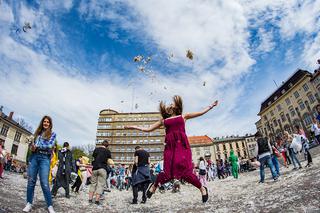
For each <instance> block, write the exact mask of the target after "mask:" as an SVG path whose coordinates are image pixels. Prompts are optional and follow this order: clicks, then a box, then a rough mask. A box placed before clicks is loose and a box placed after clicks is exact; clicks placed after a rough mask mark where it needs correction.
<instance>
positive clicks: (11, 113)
mask: <svg viewBox="0 0 320 213" xmlns="http://www.w3.org/2000/svg"><path fill="white" fill-rule="evenodd" d="M13 113H14V112H10V114H9V117H8V118H9V119H10V120H12V116H13Z"/></svg>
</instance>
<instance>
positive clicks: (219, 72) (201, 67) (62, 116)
mask: <svg viewBox="0 0 320 213" xmlns="http://www.w3.org/2000/svg"><path fill="white" fill-rule="evenodd" d="M73 3H74V2H73V1H64V4H56V3H52V2H50V1H45V2H43V4H41V7H40V9H35V8H30V7H28V6H26V5H24V4H21V5H20V7H19V9H18V10H17V12H16V14H14V15H13V11H12V10H11V7H12V6H11V5H8V4H6V3H4V4H1V5H0V8H1V9H0V29H6V30H4V31H3V32H2V33H1V34H0V44H1V47H2V48H1V49H0V63H1V65H2V66H0V74H1V75H0V82H1V88H2V90H3V91H5V92H4V93H0V100H1V102H3V103H4V104H5V105H7V106H8V108H10V109H13V110H14V111H18V112H19V114H22V115H25V118H26V119H27V120H30V121H32V123H33V124H34V125H37V122H38V121H39V120H40V118H41V116H42V115H44V114H50V115H52V116H53V118H54V122H55V130H56V131H57V133H58V135H60V137H59V138H60V139H61V140H69V141H71V143H73V144H85V143H91V142H92V141H94V140H95V133H96V125H97V118H98V113H99V111H100V110H102V109H104V108H112V109H115V110H118V111H124V112H128V111H156V110H157V108H158V103H159V100H165V101H167V102H169V101H171V97H172V96H173V95H174V94H179V95H181V96H182V97H183V98H184V103H185V111H196V110H200V109H202V108H203V107H205V106H207V105H208V104H210V103H211V101H214V100H215V99H219V100H220V101H221V103H220V105H219V107H217V108H216V109H215V110H214V111H213V112H210V113H209V114H208V115H206V116H204V117H203V118H198V119H196V120H194V121H191V122H190V124H188V133H189V134H191V135H198V134H199V135H201V134H208V135H210V136H213V137H215V136H222V135H225V134H242V133H243V134H245V133H248V132H254V130H255V127H254V122H255V121H256V120H257V116H256V113H257V111H258V110H259V106H255V107H256V111H255V110H254V108H250V110H249V109H248V110H247V109H244V108H242V110H243V112H242V113H241V114H242V115H241V116H239V112H237V110H239V108H240V107H241V106H240V105H241V104H244V103H245V105H246V106H248V107H251V105H250V103H254V104H255V105H257V101H256V100H254V98H252V97H251V98H248V97H246V96H245V95H244V94H245V93H246V92H247V91H246V90H247V84H249V83H250V82H249V83H248V82H241V80H243V79H245V78H243V77H244V76H246V75H248V74H249V73H250V71H251V67H252V65H254V64H255V63H256V59H255V56H254V54H252V51H253V50H252V49H250V41H249V39H250V33H251V32H250V29H252V28H255V29H258V37H259V38H260V41H259V46H258V48H257V49H256V50H254V51H256V52H271V51H272V50H273V49H274V48H275V46H276V43H277V42H279V41H276V38H275V36H274V35H275V33H276V32H275V31H273V30H269V29H268V28H267V27H266V26H264V23H265V22H268V23H271V24H272V25H274V26H277V27H278V28H279V33H280V35H281V38H282V39H284V40H286V39H291V38H292V37H294V35H296V34H297V33H306V34H307V35H308V37H307V39H308V40H307V41H305V48H304V54H303V57H302V58H304V59H303V60H305V63H306V64H310V63H311V62H312V60H314V59H315V58H316V57H317V55H319V33H318V34H316V36H314V35H313V34H314V33H315V32H317V31H319V28H318V26H319V24H318V22H319V14H320V13H318V10H319V9H318V8H320V7H316V6H318V4H319V1H310V2H306V3H304V2H303V3H302V4H301V5H300V6H299V1H284V0H283V1H271V0H270V1H263V2H262V1H246V2H243V1H200V2H199V1H198V2H195V1H182V0H178V1H134V2H133V1H112V2H109V1H108V2H105V1H81V2H80V4H79V7H78V8H77V9H78V12H79V14H80V16H81V17H82V20H83V21H86V22H88V23H90V22H91V21H93V20H99V21H108V22H110V23H111V28H112V32H109V33H108V35H109V37H112V38H114V39H117V40H122V41H125V43H130V42H138V43H140V44H142V45H144V47H146V48H149V50H150V49H151V50H150V51H154V52H155V54H154V55H155V56H156V57H155V58H154V59H153V60H155V61H156V60H158V61H160V63H161V60H162V59H163V58H161V57H160V56H163V55H169V54H171V53H174V58H173V59H172V60H171V62H170V63H171V65H166V68H168V67H169V68H172V72H167V71H166V70H163V68H162V67H160V66H155V67H151V68H150V69H151V70H152V71H153V73H155V74H156V78H154V79H151V78H150V77H148V76H146V75H144V74H143V73H141V72H139V71H135V70H134V69H136V67H135V65H131V64H130V63H129V62H128V61H126V60H127V59H123V58H117V59H116V57H118V56H113V55H112V53H110V52H107V51H106V52H105V53H104V54H102V55H100V56H99V57H97V58H98V60H99V61H98V63H97V64H98V66H97V68H98V69H99V70H100V69H101V70H108V71H110V72H108V73H105V72H101V73H96V74H95V75H86V74H87V73H83V72H80V71H79V70H78V69H77V68H76V67H73V66H71V65H69V64H64V63H63V62H62V61H61V60H59V57H53V53H52V51H53V50H54V51H55V54H56V55H55V56H57V55H58V56H59V53H61V52H64V51H67V50H65V49H68V48H69V47H68V46H67V45H66V46H63V47H61V46H62V45H61V42H62V41H63V40H64V32H63V30H62V29H60V26H59V24H57V23H56V22H54V21H52V20H51V16H50V15H52V14H51V13H50V10H53V11H55V12H57V11H64V12H68V10H70V9H71V8H72V7H74V4H73ZM159 8H161V9H159ZM308 10H310V11H311V12H309V13H311V14H312V17H306V16H305V13H307V11H308ZM14 16H16V18H17V20H18V23H19V24H20V25H22V24H23V23H24V22H25V21H30V22H32V23H34V27H33V29H32V30H31V31H30V32H28V34H23V35H21V36H20V37H19V38H16V37H15V36H12V35H11V34H10V31H9V28H10V26H8V25H10V24H12V21H13V19H14ZM293 17H294V18H293ZM316 17H318V18H316ZM296 18H297V19H298V20H295V19H296ZM291 19H294V20H291ZM317 24H318V25H317ZM290 29H292V31H290ZM122 30H124V31H127V32H128V37H129V38H121V36H122V35H120V34H118V32H117V31H122ZM311 35H313V37H311V38H312V39H310V36H311ZM187 49H191V50H192V51H193V52H194V55H195V58H194V60H193V61H190V60H189V59H187V58H186V57H185V54H186V50H187ZM68 51H71V50H68ZM288 54H289V53H288ZM157 57H160V58H161V59H159V58H158V59H157ZM307 59H308V60H307ZM112 60H118V64H119V67H112V66H111V64H110V61H112ZM124 66H125V67H126V68H127V70H133V72H130V73H128V74H127V75H123V74H119V73H120V72H119V70H120V69H122V68H123V67H124ZM182 70H183V71H182ZM203 82H206V86H203ZM151 93H152V94H151ZM257 94H259V91H257ZM257 98H260V99H263V97H257ZM135 104H138V106H139V107H138V109H135V107H134V105H135ZM235 124H236V125H235Z"/></svg>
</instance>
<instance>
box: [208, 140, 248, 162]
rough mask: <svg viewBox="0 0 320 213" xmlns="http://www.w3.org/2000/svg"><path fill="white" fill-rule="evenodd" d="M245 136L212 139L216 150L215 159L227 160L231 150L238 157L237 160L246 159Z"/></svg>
mask: <svg viewBox="0 0 320 213" xmlns="http://www.w3.org/2000/svg"><path fill="white" fill-rule="evenodd" d="M246 138H247V136H227V137H221V138H214V141H213V143H214V145H215V150H216V153H215V154H216V156H215V158H216V159H223V160H226V159H227V160H228V159H229V157H230V151H231V149H232V150H233V151H234V153H235V154H236V155H237V156H238V157H239V159H241V158H242V159H247V158H248V157H249V156H248V148H247V144H246V143H247V140H246Z"/></svg>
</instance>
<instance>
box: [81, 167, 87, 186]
mask: <svg viewBox="0 0 320 213" xmlns="http://www.w3.org/2000/svg"><path fill="white" fill-rule="evenodd" d="M81 175H82V184H81V186H80V190H83V189H84V187H85V186H86V184H87V171H83V172H81Z"/></svg>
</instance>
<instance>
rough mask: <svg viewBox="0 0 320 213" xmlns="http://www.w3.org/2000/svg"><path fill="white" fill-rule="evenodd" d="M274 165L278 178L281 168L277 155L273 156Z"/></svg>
mask: <svg viewBox="0 0 320 213" xmlns="http://www.w3.org/2000/svg"><path fill="white" fill-rule="evenodd" d="M272 163H273V165H274V168H275V170H276V173H277V176H280V168H279V161H278V158H277V156H276V155H272Z"/></svg>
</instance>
